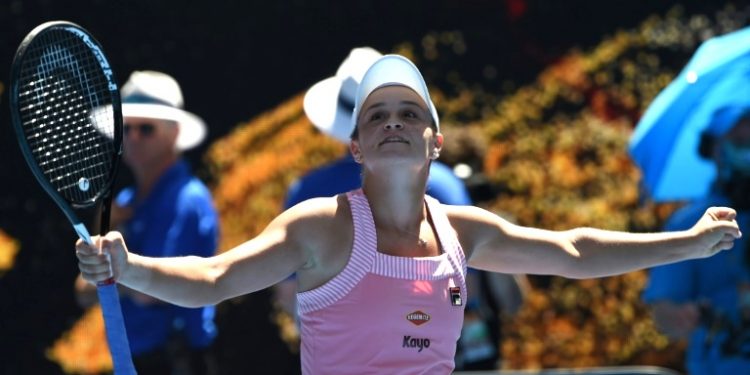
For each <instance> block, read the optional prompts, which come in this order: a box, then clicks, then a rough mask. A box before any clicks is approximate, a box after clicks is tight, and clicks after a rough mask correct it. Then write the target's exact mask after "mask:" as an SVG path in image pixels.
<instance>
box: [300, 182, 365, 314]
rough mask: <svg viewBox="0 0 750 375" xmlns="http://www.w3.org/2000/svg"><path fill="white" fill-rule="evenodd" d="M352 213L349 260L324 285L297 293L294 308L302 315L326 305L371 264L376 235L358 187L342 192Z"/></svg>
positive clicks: (353, 282)
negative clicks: (351, 238)
mask: <svg viewBox="0 0 750 375" xmlns="http://www.w3.org/2000/svg"><path fill="white" fill-rule="evenodd" d="M346 196H347V199H348V200H349V206H350V207H351V212H352V221H353V227H354V241H353V246H352V251H351V254H350V255H349V260H348V261H347V263H346V266H344V269H343V270H341V272H339V274H338V275H336V276H335V277H333V278H332V279H331V280H329V281H328V282H326V283H325V284H323V285H321V286H319V287H317V288H315V289H312V290H308V291H305V292H300V293H297V301H298V309H299V311H300V313H302V314H305V313H309V312H311V311H315V310H318V309H321V308H324V307H326V306H330V305H332V304H333V303H335V302H336V301H338V300H340V299H341V298H343V297H344V296H346V295H347V294H348V293H349V292H350V291H351V290H352V289H353V288H354V287H355V286H356V285H357V283H359V281H360V280H362V278H363V277H364V276H365V275H366V274H367V272H369V271H370V270H371V269H372V267H373V262H374V259H375V255H376V254H375V252H376V249H375V247H376V243H377V237H376V236H375V224H374V222H373V219H372V215H371V214H370V206H369V204H368V203H367V199H366V198H365V196H364V194H362V191H361V190H354V191H351V192H348V193H347V194H346Z"/></svg>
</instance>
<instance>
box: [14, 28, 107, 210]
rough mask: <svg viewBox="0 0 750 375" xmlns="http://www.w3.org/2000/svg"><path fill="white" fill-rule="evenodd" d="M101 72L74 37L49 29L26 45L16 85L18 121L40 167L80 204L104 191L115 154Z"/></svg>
mask: <svg viewBox="0 0 750 375" xmlns="http://www.w3.org/2000/svg"><path fill="white" fill-rule="evenodd" d="M83 42H86V40H84V41H83ZM101 70H102V69H101V67H100V60H99V59H97V56H96V55H95V53H93V52H92V51H91V49H90V48H89V46H87V45H86V44H84V43H81V40H80V37H79V36H78V35H75V34H72V33H70V32H67V31H65V30H51V31H49V32H47V33H46V34H44V35H41V36H40V38H38V40H35V41H34V42H32V44H31V45H29V46H28V48H27V52H26V58H25V61H24V64H23V65H22V67H21V73H20V80H19V82H20V85H19V107H20V110H19V111H20V117H21V122H22V123H23V128H24V132H25V136H26V140H27V143H28V145H29V147H30V149H31V150H32V153H33V154H34V157H35V158H36V161H37V164H38V166H39V168H40V169H41V170H42V172H43V173H44V175H45V176H46V177H47V179H48V181H49V182H50V183H51V184H52V186H53V187H54V188H55V189H56V190H57V191H58V192H59V193H60V194H61V195H62V196H64V197H65V198H66V199H67V200H69V201H70V202H72V203H77V204H82V205H85V204H86V203H87V202H93V200H95V199H96V198H97V196H98V194H100V192H101V191H102V190H104V189H106V187H107V184H108V181H109V179H110V177H111V176H110V175H111V171H112V169H113V168H112V163H113V157H112V155H113V154H114V153H115V152H116V151H115V150H114V147H115V144H114V141H113V138H114V131H115V130H114V129H115V128H114V124H115V121H114V118H113V117H114V114H113V111H112V108H111V107H112V100H113V99H112V92H111V90H110V87H109V80H108V79H107V77H105V76H104V74H102V73H101Z"/></svg>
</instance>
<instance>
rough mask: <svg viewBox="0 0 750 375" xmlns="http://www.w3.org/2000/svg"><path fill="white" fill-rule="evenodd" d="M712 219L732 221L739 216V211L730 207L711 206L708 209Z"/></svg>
mask: <svg viewBox="0 0 750 375" xmlns="http://www.w3.org/2000/svg"><path fill="white" fill-rule="evenodd" d="M706 213H708V215H709V216H711V218H712V219H714V220H716V221H719V220H726V221H732V220H734V219H735V218H736V217H737V211H735V210H734V209H732V208H729V207H711V208H709V209H708V210H707V212H706Z"/></svg>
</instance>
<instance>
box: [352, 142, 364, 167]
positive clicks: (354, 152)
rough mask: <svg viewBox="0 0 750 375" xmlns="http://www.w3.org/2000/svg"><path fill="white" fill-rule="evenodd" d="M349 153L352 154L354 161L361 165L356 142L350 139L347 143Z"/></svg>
mask: <svg viewBox="0 0 750 375" xmlns="http://www.w3.org/2000/svg"><path fill="white" fill-rule="evenodd" d="M349 152H351V153H352V157H353V158H354V161H356V162H357V163H360V164H362V150H361V149H360V148H359V141H358V140H356V139H354V138H352V140H351V141H350V142H349Z"/></svg>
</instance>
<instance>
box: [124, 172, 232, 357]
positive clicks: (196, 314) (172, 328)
mask: <svg viewBox="0 0 750 375" xmlns="http://www.w3.org/2000/svg"><path fill="white" fill-rule="evenodd" d="M116 202H117V204H118V205H120V206H123V207H126V206H130V207H133V216H132V217H131V218H130V219H129V220H128V221H127V222H126V223H125V224H124V226H123V227H122V228H121V229H122V231H123V233H124V235H125V237H126V238H127V239H128V248H129V250H130V251H131V252H134V253H137V254H141V255H146V256H151V257H174V256H185V255H198V256H211V255H214V253H215V252H216V249H217V247H218V236H219V229H218V228H219V227H218V224H219V222H218V215H217V213H216V210H215V208H214V206H213V201H212V198H211V194H210V192H209V190H208V188H206V186H205V185H204V184H203V183H202V182H200V181H199V180H198V179H197V178H195V177H193V176H192V174H191V172H190V168H189V166H188V165H187V163H185V162H184V161H179V162H177V163H176V164H175V165H174V166H172V167H171V168H170V169H169V170H167V171H166V172H165V173H164V174H163V175H162V176H161V178H160V179H159V180H158V181H157V183H156V185H155V186H154V188H153V190H152V191H151V194H150V195H149V196H148V197H146V198H145V199H144V200H143V201H141V202H135V191H134V188H133V187H128V188H126V189H124V190H123V191H121V192H120V193H119V194H118V196H117V198H116ZM121 305H122V312H123V317H124V320H125V328H126V330H127V333H128V340H129V341H130V347H131V351H132V353H133V355H138V354H141V353H145V352H148V351H151V350H155V349H161V348H163V346H164V345H165V344H166V343H167V341H168V340H169V338H170V337H171V336H172V335H173V334H174V333H175V332H182V333H184V335H185V338H186V340H187V341H186V342H187V343H189V345H190V347H193V348H205V347H207V346H208V345H209V344H211V342H212V341H213V339H214V338H215V336H216V326H215V325H214V307H213V306H206V307H201V308H184V307H178V306H174V305H171V304H166V303H161V302H159V303H154V304H141V303H138V302H136V301H134V300H132V299H131V298H129V297H128V296H127V295H125V296H123V297H122V298H121Z"/></svg>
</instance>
